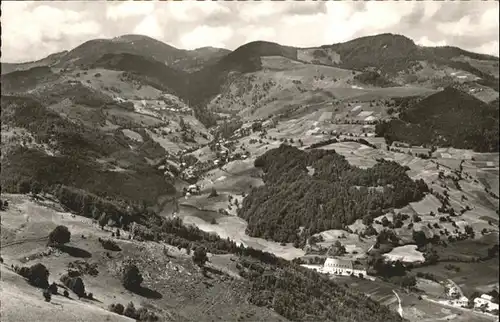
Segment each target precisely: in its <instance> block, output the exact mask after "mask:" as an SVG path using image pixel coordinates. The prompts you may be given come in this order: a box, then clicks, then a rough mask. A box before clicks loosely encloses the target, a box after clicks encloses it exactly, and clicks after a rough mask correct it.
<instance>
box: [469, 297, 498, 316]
mask: <svg viewBox="0 0 500 322" xmlns="http://www.w3.org/2000/svg"><path fill="white" fill-rule="evenodd" d="M474 308H476V309H479V310H483V311H487V312H490V313H495V314H498V303H494V302H493V296H491V295H488V294H483V295H481V296H480V297H476V298H475V299H474Z"/></svg>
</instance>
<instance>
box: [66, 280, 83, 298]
mask: <svg viewBox="0 0 500 322" xmlns="http://www.w3.org/2000/svg"><path fill="white" fill-rule="evenodd" d="M61 282H63V284H64V285H65V286H66V287H68V288H69V289H70V290H72V291H73V292H74V293H75V294H76V295H77V296H78V297H79V298H80V297H85V284H84V283H83V280H82V279H81V277H71V276H70V275H69V274H64V275H63V276H61Z"/></svg>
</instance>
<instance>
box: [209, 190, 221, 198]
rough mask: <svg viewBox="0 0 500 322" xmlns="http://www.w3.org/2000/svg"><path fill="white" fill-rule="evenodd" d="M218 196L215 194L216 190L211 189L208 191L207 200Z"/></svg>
mask: <svg viewBox="0 0 500 322" xmlns="http://www.w3.org/2000/svg"><path fill="white" fill-rule="evenodd" d="M218 195H219V194H218V193H217V190H215V188H212V190H211V191H210V195H209V196H208V198H213V197H217V196H218Z"/></svg>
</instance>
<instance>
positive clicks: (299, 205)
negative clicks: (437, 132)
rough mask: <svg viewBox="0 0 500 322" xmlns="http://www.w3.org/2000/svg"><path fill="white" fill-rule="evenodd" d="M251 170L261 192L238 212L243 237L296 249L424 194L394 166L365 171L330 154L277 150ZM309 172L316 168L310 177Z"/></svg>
mask: <svg viewBox="0 0 500 322" xmlns="http://www.w3.org/2000/svg"><path fill="white" fill-rule="evenodd" d="M255 166H256V167H259V168H262V169H263V170H264V172H265V175H264V178H263V179H264V182H265V186H261V187H258V188H254V189H253V190H252V192H251V193H250V195H249V196H248V197H246V198H245V199H244V200H243V205H242V208H241V209H240V210H239V212H238V215H239V216H240V217H242V218H244V219H245V220H247V221H248V228H247V233H248V234H249V235H251V236H256V237H264V238H269V239H272V240H275V241H280V242H295V243H296V244H299V245H304V244H305V241H306V240H307V238H308V237H309V236H311V235H312V234H315V233H318V232H320V231H324V230H328V229H341V228H343V227H345V226H346V225H349V224H352V223H353V222H354V221H355V220H356V219H360V218H363V217H367V218H372V217H376V216H380V215H382V214H383V210H384V209H387V208H391V207H395V208H399V207H402V206H404V205H406V204H408V203H409V202H412V201H417V200H419V199H421V198H422V197H423V196H424V193H425V192H427V191H428V187H427V185H426V184H425V183H424V182H423V181H422V180H419V181H416V182H414V181H413V180H411V179H410V178H409V177H408V176H407V175H406V173H405V171H406V170H407V169H408V168H405V167H402V166H400V165H399V164H398V163H396V162H389V161H384V160H379V162H378V164H376V165H375V166H374V167H372V168H369V169H366V170H364V169H360V168H357V167H354V166H351V165H350V164H349V163H348V162H347V161H346V160H345V158H344V157H342V156H341V155H339V154H337V153H336V152H335V151H331V150H330V151H325V150H311V151H309V152H304V151H301V150H299V149H297V148H295V147H290V146H287V145H281V146H280V147H279V148H278V149H273V150H271V151H268V152H266V153H265V154H264V155H262V156H260V157H258V158H257V159H256V160H255ZM307 167H312V168H314V174H313V175H309V174H308V169H307ZM375 187H378V189H373V188H375ZM301 227H302V228H303V229H301Z"/></svg>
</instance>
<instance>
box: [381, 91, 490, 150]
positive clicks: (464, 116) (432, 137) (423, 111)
mask: <svg viewBox="0 0 500 322" xmlns="http://www.w3.org/2000/svg"><path fill="white" fill-rule="evenodd" d="M498 117H499V116H498V104H495V103H494V102H493V103H492V104H486V103H484V102H482V101H480V100H479V99H477V98H475V97H473V96H471V95H469V94H467V93H464V92H462V91H459V90H457V89H454V88H446V89H444V90H443V91H441V92H439V93H436V94H433V95H431V96H428V97H427V98H425V99H423V100H421V101H420V102H418V103H416V104H413V105H410V106H409V107H408V108H403V109H402V110H401V112H400V114H399V119H394V120H390V121H388V122H385V123H381V124H377V127H376V132H377V135H378V136H383V137H385V138H386V140H387V141H388V142H389V143H390V142H392V141H404V142H408V143H411V144H414V145H427V146H430V145H436V146H451V147H454V148H457V149H473V150H475V151H478V152H496V151H498V143H499V141H498V129H499V127H498Z"/></svg>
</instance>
